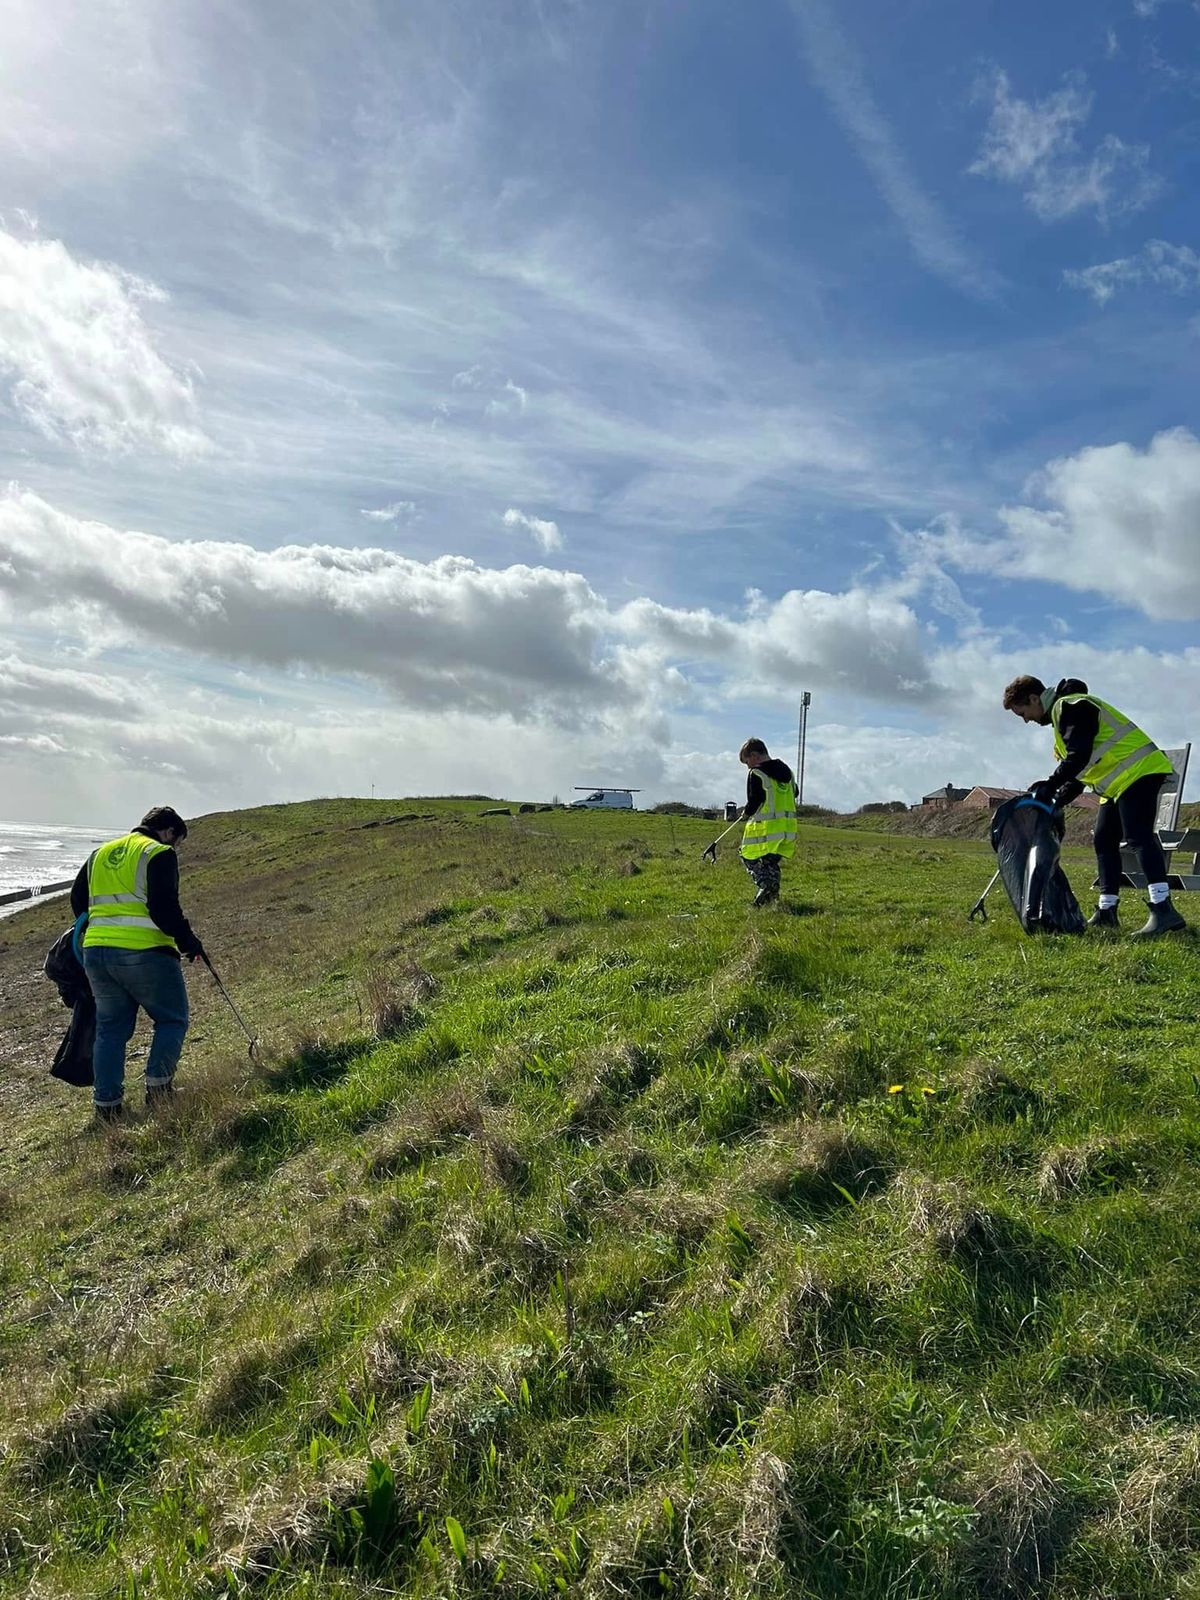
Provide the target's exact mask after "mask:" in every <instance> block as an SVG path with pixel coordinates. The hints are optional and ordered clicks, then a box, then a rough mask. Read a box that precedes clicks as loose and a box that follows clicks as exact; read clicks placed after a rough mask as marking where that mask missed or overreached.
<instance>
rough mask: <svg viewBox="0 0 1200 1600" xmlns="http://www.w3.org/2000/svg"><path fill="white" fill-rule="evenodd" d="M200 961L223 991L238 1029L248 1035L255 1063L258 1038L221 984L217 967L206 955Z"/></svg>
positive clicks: (222, 993)
mask: <svg viewBox="0 0 1200 1600" xmlns="http://www.w3.org/2000/svg"><path fill="white" fill-rule="evenodd" d="M200 959H201V961H203V963H204V965H205V966H206V967H207V968H208V970H209V971H210V972H211V973H212V976H213V982H214V983H215V984H216V986H217V988H218V989H219V990H220V991H221V998H222V999H223V1000H224V1002H225V1004H226V1005H227V1006H228V1007H229V1009H230V1011H232V1012H233V1014H234V1016H235V1017H236V1018H237V1023H238V1027H239V1028H240V1029H241V1030H242V1032H243V1033H244V1034H245V1035H246V1038H247V1039H248V1040H249V1043H250V1059H251V1061H253V1060H254V1052H255V1050H256V1049H257V1048H258V1040H257V1038H256V1037H255V1036H254V1034H252V1033H251V1032H250V1029H249V1028H248V1027H247V1026H246V1024H245V1022H244V1021H243V1019H242V1013H241V1012H240V1011H239V1010H238V1008H237V1007H236V1006H235V1005H234V1003H233V1001H232V1000H231V999H230V998H229V990H228V989H227V988H226V987H225V985H224V984H223V983H222V982H221V977H220V974H219V973H218V971H217V969H216V967H214V966H213V964H212V962H211V961H210V960H209V959H208V955H207V954H204V955H202V956H201V957H200Z"/></svg>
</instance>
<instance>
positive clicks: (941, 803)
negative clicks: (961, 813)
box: [916, 783, 968, 811]
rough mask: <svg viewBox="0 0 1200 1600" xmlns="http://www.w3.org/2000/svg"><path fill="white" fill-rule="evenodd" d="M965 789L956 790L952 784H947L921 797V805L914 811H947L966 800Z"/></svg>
mask: <svg viewBox="0 0 1200 1600" xmlns="http://www.w3.org/2000/svg"><path fill="white" fill-rule="evenodd" d="M967 792H968V791H967V790H966V789H956V788H955V787H954V785H953V784H952V783H947V784H946V785H945V786H944V787H943V788H941V789H935V790H934V791H933V793H932V794H923V795H922V796H921V805H920V807H918V808H916V809H924V810H928V811H948V810H949V809H950V807H951V806H956V805H958V804H959V803H960V801H963V800H965V799H966V798H967Z"/></svg>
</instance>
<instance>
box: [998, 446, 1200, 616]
mask: <svg viewBox="0 0 1200 1600" xmlns="http://www.w3.org/2000/svg"><path fill="white" fill-rule="evenodd" d="M1036 487H1037V488H1038V489H1039V490H1040V494H1041V498H1042V499H1043V500H1045V501H1046V508H1045V509H1037V508H1034V507H1031V506H1016V507H1008V508H1006V509H1005V510H1003V511H1002V512H1001V518H1002V521H1003V522H1004V525H1005V526H1006V528H1007V529H1008V532H1009V535H1010V537H1011V540H1012V543H1013V547H1014V556H1015V565H1016V570H1017V571H1019V572H1021V573H1024V574H1025V575H1027V576H1030V577H1039V578H1047V579H1050V580H1051V581H1053V582H1056V583H1061V584H1064V585H1066V586H1067V587H1068V588H1071V589H1078V590H1085V591H1090V592H1092V593H1096V594H1104V595H1108V596H1109V597H1110V598H1111V599H1113V600H1119V601H1121V602H1122V603H1123V604H1125V605H1130V606H1133V607H1136V608H1137V609H1138V610H1140V611H1143V612H1145V613H1146V615H1147V616H1151V617H1163V618H1173V619H1177V620H1180V621H1183V620H1191V619H1194V618H1200V537H1197V529H1198V528H1200V440H1197V439H1196V437H1195V436H1194V435H1193V434H1191V433H1189V432H1188V431H1187V430H1186V429H1184V428H1176V429H1172V430H1171V431H1169V432H1166V433H1160V434H1158V435H1156V436H1155V438H1153V439H1152V440H1151V441H1150V444H1149V446H1148V447H1147V448H1146V449H1145V450H1139V449H1137V448H1136V446H1134V445H1130V444H1124V443H1122V444H1112V445H1102V446H1098V447H1096V448H1093V449H1088V450H1081V451H1080V452H1079V453H1078V454H1077V455H1074V456H1067V457H1064V458H1062V459H1061V460H1058V461H1052V462H1051V463H1050V465H1049V466H1048V467H1047V468H1046V470H1045V472H1044V473H1042V474H1041V475H1040V476H1039V478H1038V479H1037V480H1036Z"/></svg>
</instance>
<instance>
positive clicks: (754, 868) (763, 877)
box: [742, 856, 783, 894]
mask: <svg viewBox="0 0 1200 1600" xmlns="http://www.w3.org/2000/svg"><path fill="white" fill-rule="evenodd" d="M742 865H743V866H744V867H745V869H746V871H747V872H748V873H749V874H750V876H751V877H752V878H753V879H754V886H755V888H756V889H757V890H758V891H759V892H760V893H761V892H762V891H763V890H764V889H765V890H766V891H767V893H768V894H778V893H779V883H780V876H779V874H780V868H781V867H782V866H783V857H782V856H751V857H750V859H749V860H747V859H746V857H745V856H743V857H742Z"/></svg>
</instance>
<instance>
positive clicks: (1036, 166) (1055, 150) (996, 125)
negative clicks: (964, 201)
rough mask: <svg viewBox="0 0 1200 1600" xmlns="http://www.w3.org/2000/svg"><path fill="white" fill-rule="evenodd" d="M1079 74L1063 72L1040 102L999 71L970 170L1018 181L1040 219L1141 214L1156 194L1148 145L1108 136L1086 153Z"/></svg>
mask: <svg viewBox="0 0 1200 1600" xmlns="http://www.w3.org/2000/svg"><path fill="white" fill-rule="evenodd" d="M1092 100H1093V97H1092V95H1091V94H1090V93H1089V92H1088V91H1087V90H1086V88H1085V86H1084V82H1083V79H1082V77H1080V76H1078V75H1074V74H1073V75H1071V76H1069V77H1068V78H1067V79H1066V80H1065V82H1064V84H1063V87H1062V88H1061V89H1058V90H1056V91H1055V93H1053V94H1050V95H1047V96H1046V98H1045V99H1044V100H1038V101H1030V100H1021V99H1019V98H1018V97H1017V96H1015V95H1014V94H1013V93H1012V92H1011V89H1010V87H1009V80H1008V75H1007V74H1006V73H1004V72H997V73H996V75H995V79H994V81H993V84H992V112H991V120H990V122H989V124H988V128H987V132H986V133H985V134H984V138H983V144H982V146H981V149H980V153H979V156H978V158H977V159H976V160H975V161H974V162H973V163H972V165H971V166H970V167H969V168H968V171H970V172H972V173H974V174H975V175H976V176H978V177H987V178H995V179H997V180H998V181H999V182H1001V183H1012V184H1017V185H1020V186H1021V188H1022V189H1023V191H1024V197H1025V201H1026V204H1027V205H1028V206H1029V207H1030V209H1031V210H1032V211H1033V212H1034V213H1035V214H1036V215H1037V216H1039V217H1040V218H1041V219H1042V221H1043V222H1053V221H1058V220H1059V219H1060V218H1062V217H1069V216H1072V215H1073V214H1074V213H1075V212H1077V211H1084V210H1091V211H1094V212H1095V214H1096V216H1097V217H1099V218H1100V220H1101V221H1107V220H1109V219H1110V218H1112V217H1118V216H1122V215H1128V214H1129V213H1131V212H1135V211H1140V210H1141V209H1142V208H1143V207H1144V206H1147V205H1149V204H1150V202H1151V201H1152V200H1154V199H1156V198H1157V196H1158V195H1159V194H1160V193H1161V192H1162V187H1163V186H1162V181H1161V179H1159V178H1158V177H1156V176H1155V174H1153V173H1152V172H1150V171H1149V170H1148V162H1149V158H1150V150H1149V147H1148V146H1147V145H1144V144H1137V145H1134V144H1126V143H1125V141H1124V140H1123V139H1119V138H1118V137H1117V136H1116V135H1115V134H1111V133H1110V134H1106V135H1105V137H1104V138H1103V139H1101V141H1100V142H1099V144H1098V145H1097V146H1096V147H1095V149H1094V150H1093V151H1092V152H1091V154H1090V155H1088V154H1085V153H1083V152H1082V151H1081V150H1080V146H1079V130H1080V129H1081V128H1082V127H1083V125H1084V123H1086V122H1087V120H1088V118H1089V117H1090V116H1091V113H1092Z"/></svg>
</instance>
